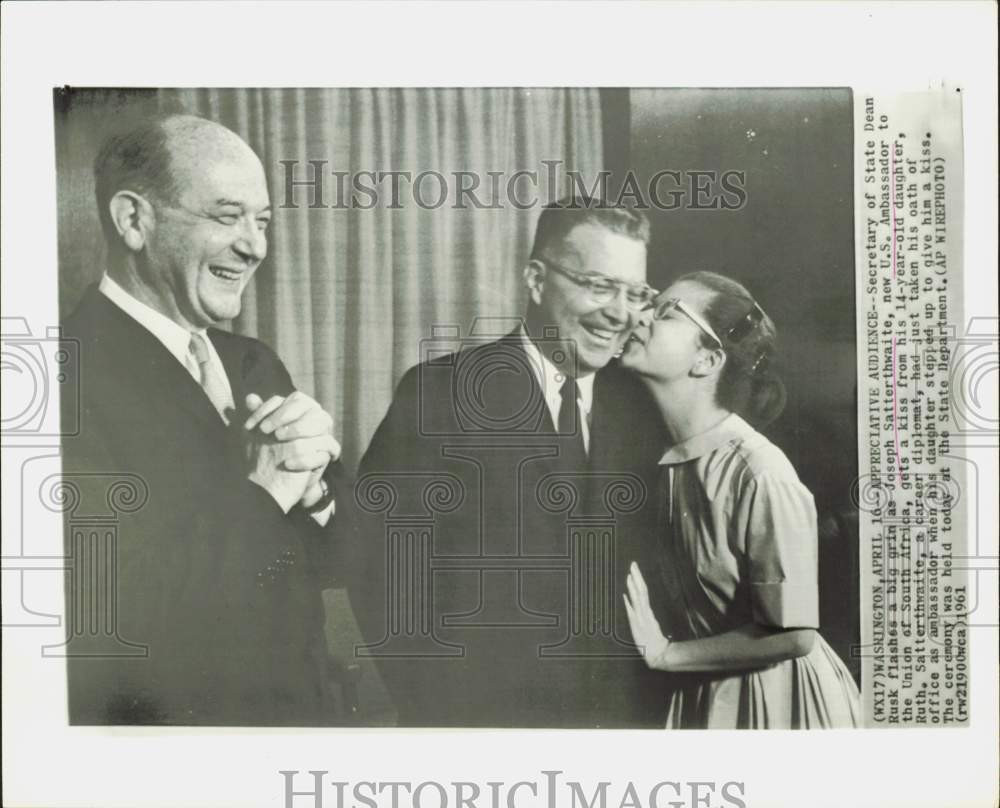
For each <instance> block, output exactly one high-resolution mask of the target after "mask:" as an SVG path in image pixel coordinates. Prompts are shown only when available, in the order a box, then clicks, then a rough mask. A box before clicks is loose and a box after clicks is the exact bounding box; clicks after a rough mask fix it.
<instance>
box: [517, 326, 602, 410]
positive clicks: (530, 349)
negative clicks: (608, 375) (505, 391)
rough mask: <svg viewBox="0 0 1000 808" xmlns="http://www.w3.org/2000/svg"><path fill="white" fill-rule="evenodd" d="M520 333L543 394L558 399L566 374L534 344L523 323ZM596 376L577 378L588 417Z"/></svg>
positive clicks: (581, 400)
mask: <svg viewBox="0 0 1000 808" xmlns="http://www.w3.org/2000/svg"><path fill="white" fill-rule="evenodd" d="M518 333H519V336H520V337H521V341H522V343H523V344H524V351H525V353H526V354H528V358H529V359H530V360H531V367H532V368H533V369H534V371H535V376H536V378H537V379H538V383H539V384H540V385H541V387H542V394H543V395H544V396H545V398H546V399H553V398H555V399H558V398H559V391H560V389H561V388H562V385H563V382H564V381H566V374H565V373H563V372H562V371H561V370H560V369H559V368H558V367H557V366H556V365H555V364H553V363H552V360H550V359H549V358H548V357H547V356H546V355H545V354H543V353H542V352H541V351H540V350H539V349H538V346H537V345H535V343H534V342H532V340H531V337H529V336H528V333H527V332H526V331H525V330H524V324H523V323H522V324H521V325H520V326H519V327H518ZM595 375H596V374H594V373H588V374H587V375H586V376H577V378H576V386H577V388H578V389H579V391H580V405H581V406H582V407H583V411H584V413H585V414H586V415H590V409H591V406H592V405H593V403H594V376H595Z"/></svg>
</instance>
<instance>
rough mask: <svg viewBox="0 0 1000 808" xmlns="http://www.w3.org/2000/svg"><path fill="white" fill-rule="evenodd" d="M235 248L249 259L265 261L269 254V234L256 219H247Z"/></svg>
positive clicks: (240, 254) (234, 244)
mask: <svg viewBox="0 0 1000 808" xmlns="http://www.w3.org/2000/svg"><path fill="white" fill-rule="evenodd" d="M233 249H234V250H235V251H236V252H237V253H238V254H239V256H240V257H241V258H243V259H245V260H248V261H257V262H258V263H259V262H261V261H263V260H264V258H265V257H266V256H267V236H266V235H265V234H264V231H263V230H261V229H260V228H259V227H258V226H257V223H256V222H254V221H245V222H244V223H243V225H242V228H241V230H240V233H239V236H238V237H237V239H236V241H235V242H233Z"/></svg>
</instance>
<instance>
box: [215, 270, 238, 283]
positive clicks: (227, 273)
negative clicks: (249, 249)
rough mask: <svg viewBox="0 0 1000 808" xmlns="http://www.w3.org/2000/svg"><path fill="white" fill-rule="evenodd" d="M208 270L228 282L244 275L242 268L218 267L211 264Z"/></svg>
mask: <svg viewBox="0 0 1000 808" xmlns="http://www.w3.org/2000/svg"><path fill="white" fill-rule="evenodd" d="M208 271H209V272H211V273H212V275H213V276H214V277H216V278H218V279H219V280H222V281H226V282H228V283H235V282H237V281H238V280H239V279H240V278H241V277H243V272H242V270H238V269H227V268H226V267H216V266H210V267H209V268H208Z"/></svg>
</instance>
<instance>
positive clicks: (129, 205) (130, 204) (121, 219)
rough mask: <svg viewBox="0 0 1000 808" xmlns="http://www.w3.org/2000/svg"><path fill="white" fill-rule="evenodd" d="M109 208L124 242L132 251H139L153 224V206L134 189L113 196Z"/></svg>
mask: <svg viewBox="0 0 1000 808" xmlns="http://www.w3.org/2000/svg"><path fill="white" fill-rule="evenodd" d="M108 208H109V210H110V211H111V221H112V222H114V225H115V230H117V231H118V235H119V236H120V237H121V240H122V242H123V243H124V244H125V246H126V247H127V248H128V249H129V250H131V251H132V252H139V251H140V250H141V249H142V248H143V247H144V246H145V245H146V239H147V238H148V237H149V233H150V230H151V229H152V226H153V221H154V217H153V206H152V205H150V204H149V202H148V201H146V199H144V198H143V197H142V196H140V195H139V194H137V193H135V192H134V191H119V192H118V193H116V194H115V195H114V196H113V197H111V201H110V202H109V203H108Z"/></svg>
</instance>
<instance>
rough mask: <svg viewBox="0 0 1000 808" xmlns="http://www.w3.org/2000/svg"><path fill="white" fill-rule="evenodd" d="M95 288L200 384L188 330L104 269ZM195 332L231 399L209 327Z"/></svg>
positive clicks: (323, 514) (319, 516)
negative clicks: (123, 286) (149, 304)
mask: <svg viewBox="0 0 1000 808" xmlns="http://www.w3.org/2000/svg"><path fill="white" fill-rule="evenodd" d="M98 289H99V290H100V291H101V293H102V294H103V295H104V296H105V297H106V298H107V299H108V300H110V301H111V302H112V303H114V304H115V305H116V306H117V307H118V308H120V309H121V310H122V311H124V312H125V313H126V314H127V315H128V316H129V317H131V318H132V319H133V320H135V321H136V322H137V323H139V325H141V326H142V327H143V328H145V329H146V330H147V331H148V332H149V333H150V334H152V335H153V336H154V337H156V338H157V339H158V340H159V341H160V342H161V343H163V347H165V348H166V349H167V350H168V351H170V353H171V354H172V355H173V356H174V358H175V359H176V360H177V361H178V362H180V363H181V364H182V365H183V366H184V367H185V368H186V369H187V372H188V373H190V374H191V378H192V379H194V380H195V382H196V383H197V385H198V386H199V387H201V369H200V368H199V367H198V363H197V361H196V360H195V358H194V357H193V356H192V355H191V350H190V345H191V332H190V331H188V330H187V329H186V328H184V327H183V326H180V325H178V324H177V323H175V322H174V321H173V320H171V319H170V318H169V317H166V316H165V315H163V314H160V312H158V311H156V310H155V309H153V308H151V307H149V306H147V305H146V304H145V303H143V302H142V301H140V300H137V299H136V298H134V297H132V295H130V294H129V293H128V292H126V291H125V290H124V289H122V287H121V286H120V285H119V284H118V283H117V282H116V281H114V280H112V279H111V278H110V277H109V276H108V274H107V273H105V274H104V276H103V277H102V278H101V283H100V286H98ZM198 333H199V334H201V336H202V337H204V338H205V345H206V346H208V361H209V363H210V364H211V365H212V369H213V370H214V371H215V372H216V373H217V374H218V378H219V379H220V380H222V382H223V383H224V384H225V386H226V388H227V389H228V390H229V398H230V400H232V398H233V390H232V385H230V383H229V376H227V375H226V368H225V366H224V365H223V364H222V360H221V359H220V358H219V354H218V353H216V350H215V346H214V345H213V344H212V340H211V339H209V337H208V329H205V328H202V329H199V330H198ZM335 507H336V503H333V502H331V503H330V505H329V506H328V507H327V508H326V509H324V510H322V511H320V512H319V513H314V514H312V517H313V519H315V520H316V521H317V522H319V523H320V524H321V525H325V524H326V523H327V522H328V521H329V520H330V517H331V516H332V515H333V513H334V510H335Z"/></svg>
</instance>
